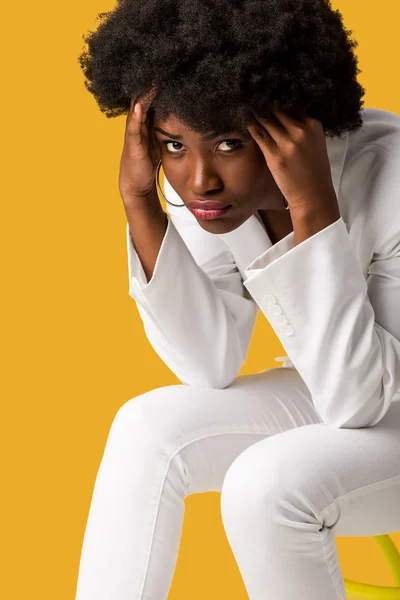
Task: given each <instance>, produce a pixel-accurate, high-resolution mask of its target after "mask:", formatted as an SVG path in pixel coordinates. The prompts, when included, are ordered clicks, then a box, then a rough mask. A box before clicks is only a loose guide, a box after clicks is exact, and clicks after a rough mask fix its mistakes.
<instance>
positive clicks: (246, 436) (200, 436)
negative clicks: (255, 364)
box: [76, 367, 400, 600]
mask: <svg viewBox="0 0 400 600" xmlns="http://www.w3.org/2000/svg"><path fill="white" fill-rule="evenodd" d="M207 491H220V492H221V518H222V522H223V526H224V529H225V532H226V536H227V539H228V542H229V544H230V546H231V548H232V552H233V554H234V557H235V559H236V561H237V564H238V567H239V569H240V572H241V575H242V577H243V581H244V585H245V587H246V590H247V593H248V595H249V598H250V599H251V600H265V599H266V598H274V600H294V599H299V600H337V599H340V600H345V598H346V594H345V589H344V582H343V576H342V573H341V569H340V564H339V559H338V553H337V547H336V543H335V539H334V536H336V535H338V536H371V535H378V534H383V533H393V532H396V531H399V530H400V402H397V401H395V402H393V403H392V405H391V407H390V409H389V411H388V413H387V414H386V415H385V417H384V418H383V419H382V420H381V421H380V423H378V424H377V425H375V426H374V427H370V428H363V429H334V428H331V427H329V426H327V425H325V424H324V423H323V422H322V420H321V418H320V417H319V415H318V414H317V413H316V410H315V408H314V406H313V403H312V401H311V397H310V393H309V391H308V388H307V387H306V385H305V384H304V382H303V380H302V379H301V377H300V375H299V374H298V372H297V371H296V370H295V369H294V368H290V367H277V368H271V369H267V370H266V371H262V372H261V373H256V374H253V375H246V376H240V377H238V378H237V379H236V380H235V382H234V383H232V384H231V385H230V386H229V387H228V388H225V389H222V390H221V389H211V388H210V389H204V388H194V387H191V386H186V385H182V384H179V385H171V386H166V387H161V388H156V389H154V390H151V391H149V392H146V393H144V394H141V395H139V396H136V397H134V398H131V399H130V400H129V401H127V402H126V403H125V404H123V405H122V407H121V408H120V409H119V411H118V412H117V414H116V416H115V418H114V420H113V422H112V425H111V428H110V432H109V434H108V438H107V442H106V446H105V450H104V454H103V457H102V460H101V463H100V467H99V470H98V473H97V477H96V481H95V485H94V490H93V496H92V500H91V505H90V510H89V515H88V520H87V524H86V530H85V535H84V540H83V546H82V552H81V559H80V567H79V575H78V586H77V595H76V600H165V599H166V598H167V596H168V592H169V589H170V585H171V582H172V578H173V575H174V570H175V565H176V560H177V555H178V550H179V545H180V538H181V532H182V525H183V516H184V498H185V497H187V496H189V495H190V494H195V493H198V492H207ZM188 595H189V596H190V591H189V590H188Z"/></svg>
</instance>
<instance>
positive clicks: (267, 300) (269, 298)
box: [263, 294, 276, 304]
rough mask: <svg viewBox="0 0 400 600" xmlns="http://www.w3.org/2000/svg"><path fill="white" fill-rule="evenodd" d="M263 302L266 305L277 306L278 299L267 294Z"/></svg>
mask: <svg viewBox="0 0 400 600" xmlns="http://www.w3.org/2000/svg"><path fill="white" fill-rule="evenodd" d="M263 302H265V304H275V303H276V298H275V296H274V295H273V294H265V296H264V297H263Z"/></svg>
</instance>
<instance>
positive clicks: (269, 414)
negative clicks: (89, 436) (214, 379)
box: [110, 367, 321, 495]
mask: <svg viewBox="0 0 400 600" xmlns="http://www.w3.org/2000/svg"><path fill="white" fill-rule="evenodd" d="M320 422H321V419H320V417H319V415H318V414H317V412H316V410H315V408H314V406H313V403H312V401H311V397H310V394H309V391H308V388H307V387H306V385H305V384H304V382H303V380H302V379H301V377H300V376H299V374H298V372H297V371H296V370H295V369H291V368H282V367H276V368H271V369H267V370H265V371H262V372H261V373H256V374H252V375H246V376H240V377H238V378H237V379H236V380H235V381H234V382H233V383H232V384H231V385H230V386H228V387H227V388H224V389H213V388H197V387H191V386H186V385H171V386H165V387H161V388H156V389H153V390H150V391H149V392H145V393H144V394H141V395H140V396H137V397H134V398H131V399H130V400H129V401H128V402H127V403H125V404H124V405H123V406H122V407H121V408H120V409H119V411H118V413H117V416H116V419H115V422H114V423H113V427H112V430H113V433H112V434H111V435H110V441H111V438H112V439H113V440H114V441H115V443H116V444H120V445H121V444H122V445H123V446H124V447H126V451H127V452H129V454H130V455H132V454H134V455H136V456H139V455H140V456H145V457H146V461H147V462H148V463H149V465H150V466H147V467H146V468H147V469H150V468H152V467H151V465H152V464H153V462H151V461H154V464H156V463H157V461H158V457H159V456H160V455H162V456H164V457H166V458H167V459H168V461H169V462H172V461H173V463H174V465H175V468H178V469H179V471H180V472H181V473H186V479H187V482H188V483H187V495H189V494H191V493H195V492H203V491H220V490H221V486H222V482H223V479H224V476H225V473H226V470H227V469H228V468H229V466H230V465H231V463H232V461H233V460H234V459H235V458H236V457H237V456H238V455H239V454H240V453H241V452H243V451H244V450H245V449H246V448H248V447H249V446H251V445H252V444H254V443H256V442H258V441H259V440H260V439H263V438H265V437H268V436H274V435H276V434H279V433H281V432H283V431H286V430H288V429H291V428H294V427H303V426H307V425H309V424H312V423H320ZM152 457H154V458H152ZM189 482H190V484H189Z"/></svg>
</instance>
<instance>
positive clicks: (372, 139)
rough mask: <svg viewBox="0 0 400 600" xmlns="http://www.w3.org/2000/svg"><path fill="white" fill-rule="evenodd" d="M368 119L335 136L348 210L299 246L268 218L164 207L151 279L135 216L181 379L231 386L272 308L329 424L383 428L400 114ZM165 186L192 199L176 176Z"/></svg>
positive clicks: (396, 336)
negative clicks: (206, 223)
mask: <svg viewBox="0 0 400 600" xmlns="http://www.w3.org/2000/svg"><path fill="white" fill-rule="evenodd" d="M363 118H364V124H363V127H362V128H361V129H360V130H358V131H357V132H351V133H350V132H347V133H346V134H345V135H344V137H343V138H339V137H336V138H334V139H329V138H326V144H327V151H328V155H329V161H330V166H331V174H332V181H333V185H334V188H335V192H336V196H337V198H338V204H339V208H340V214H341V216H340V218H339V219H338V220H337V221H336V222H335V223H332V224H331V225H329V226H328V227H326V228H325V229H323V230H322V231H319V232H318V233H316V234H315V235H313V236H312V237H310V238H308V239H307V240H305V241H304V242H302V243H300V244H299V245H298V246H294V233H293V232H291V233H289V234H288V235H287V236H286V237H285V238H283V239H282V240H280V241H279V242H277V243H276V244H275V245H273V244H272V243H271V240H270V238H269V236H268V233H267V231H266V229H265V227H264V224H263V222H262V220H261V217H260V215H259V213H258V212H257V213H256V214H253V215H252V216H251V217H250V218H249V219H248V220H247V221H246V222H245V223H243V224H242V225H241V226H240V227H238V228H237V229H235V230H234V231H231V232H229V233H223V234H212V233H209V232H206V231H205V230H204V229H203V228H202V227H201V226H200V225H199V224H198V222H197V220H196V218H195V217H194V215H192V213H191V212H190V211H189V210H188V209H187V208H186V207H185V206H183V207H181V208H174V207H172V206H171V205H169V204H166V209H167V211H168V212H167V218H168V227H167V230H166V233H165V236H164V239H163V241H162V245H161V248H160V251H159V254H158V257H157V262H156V265H155V269H154V273H153V276H152V278H151V280H150V282H147V280H146V276H145V273H144V271H143V267H142V265H141V263H140V260H139V258H138V255H137V253H136V250H135V247H134V244H133V242H132V238H131V236H130V231H129V224H127V227H126V239H127V250H128V271H129V295H130V296H131V297H132V298H133V299H134V300H135V301H136V305H137V309H138V312H139V314H140V317H141V319H142V321H143V325H144V330H145V333H146V335H147V337H148V340H149V342H150V344H151V345H152V347H153V348H154V350H155V351H156V352H157V354H158V355H159V356H160V358H161V359H162V360H163V362H164V363H165V364H166V365H167V366H168V367H169V368H170V369H171V371H172V372H173V373H174V374H175V375H176V376H177V378H178V379H179V380H180V381H181V382H182V383H183V384H186V385H192V386H200V387H205V388H206V387H213V388H225V387H227V386H229V385H230V384H231V383H232V382H233V381H234V380H235V379H236V377H237V375H238V372H239V370H240V369H241V367H242V365H243V364H244V362H245V360H246V357H247V350H248V346H249V343H250V340H251V337H252V332H253V328H254V324H255V319H256V315H257V311H258V310H261V311H262V312H263V313H264V315H265V317H266V318H267V319H268V321H269V322H270V324H271V326H272V328H273V329H274V331H275V333H276V335H277V336H278V338H279V339H280V341H281V343H282V346H283V347H284V349H285V351H286V352H287V355H288V357H289V358H288V359H287V361H286V365H285V366H289V367H290V366H292V367H293V368H295V369H297V371H298V373H299V374H300V376H301V377H302V379H303V380H304V382H305V384H306V385H307V387H308V389H309V391H310V393H311V396H312V399H313V403H314V405H315V407H316V409H317V411H318V413H319V414H320V416H321V418H322V419H323V421H324V422H325V423H326V424H327V425H328V426H332V427H347V428H357V427H371V426H373V425H375V424H376V423H378V422H379V421H380V420H381V419H382V417H383V416H384V415H385V413H386V412H387V410H388V408H389V406H390V404H391V402H392V401H394V400H400V116H399V115H397V114H394V113H391V112H388V111H385V110H381V109H374V108H364V109H363ZM164 191H165V195H166V197H167V198H168V200H170V201H171V202H173V203H174V204H179V203H182V200H181V198H180V197H179V196H178V195H177V193H176V192H175V190H174V189H173V188H172V186H171V184H170V183H169V182H168V180H167V179H166V178H165V190H164ZM266 350H267V349H266Z"/></svg>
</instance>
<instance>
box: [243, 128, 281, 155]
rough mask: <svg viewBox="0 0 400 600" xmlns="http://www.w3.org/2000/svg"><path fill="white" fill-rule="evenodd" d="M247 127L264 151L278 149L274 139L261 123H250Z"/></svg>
mask: <svg viewBox="0 0 400 600" xmlns="http://www.w3.org/2000/svg"><path fill="white" fill-rule="evenodd" d="M247 129H248V130H249V132H250V134H251V136H252V137H253V138H254V140H255V141H256V142H257V144H258V145H259V146H260V148H261V150H262V151H263V152H273V151H274V150H275V149H276V147H277V146H276V143H275V141H274V139H273V138H272V137H271V135H270V134H269V132H268V131H267V130H266V129H265V128H264V127H263V126H262V125H261V124H260V123H257V124H254V123H250V124H249V125H248V127H247Z"/></svg>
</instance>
